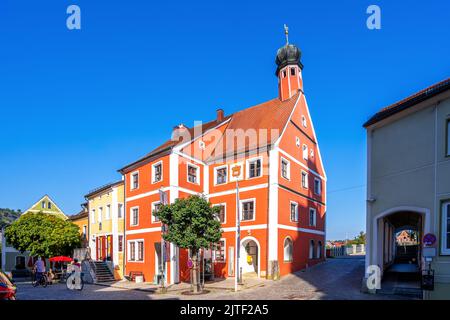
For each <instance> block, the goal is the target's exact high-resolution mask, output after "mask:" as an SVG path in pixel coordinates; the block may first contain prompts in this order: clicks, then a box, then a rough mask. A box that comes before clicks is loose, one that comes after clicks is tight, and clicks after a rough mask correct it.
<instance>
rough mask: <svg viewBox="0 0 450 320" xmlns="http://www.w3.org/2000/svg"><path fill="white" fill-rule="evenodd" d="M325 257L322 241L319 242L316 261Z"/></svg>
mask: <svg viewBox="0 0 450 320" xmlns="http://www.w3.org/2000/svg"><path fill="white" fill-rule="evenodd" d="M322 256H323V243H322V241H320V240H319V241H317V246H316V259H321V258H322Z"/></svg>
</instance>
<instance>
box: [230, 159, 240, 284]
mask: <svg viewBox="0 0 450 320" xmlns="http://www.w3.org/2000/svg"><path fill="white" fill-rule="evenodd" d="M231 170H232V173H231V174H232V176H233V178H235V180H236V258H235V264H236V268H235V270H234V273H235V274H234V291H238V280H240V279H238V277H239V258H240V252H239V251H240V247H241V243H240V242H241V217H240V214H239V177H240V176H241V166H240V165H235V166H234V167H232V168H231Z"/></svg>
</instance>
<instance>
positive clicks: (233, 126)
mask: <svg viewBox="0 0 450 320" xmlns="http://www.w3.org/2000/svg"><path fill="white" fill-rule="evenodd" d="M298 97H299V93H297V94H296V95H294V96H293V97H292V98H290V99H288V100H285V101H281V100H279V99H278V98H275V99H272V100H269V101H267V102H264V103H261V104H258V105H255V106H252V107H250V108H247V109H244V110H241V111H238V112H235V113H233V114H231V115H229V116H226V117H224V119H223V121H217V120H213V121H210V122H206V123H203V124H202V128H201V130H195V128H194V127H191V128H187V130H189V133H190V135H191V137H193V139H195V138H197V137H198V136H199V133H200V134H203V133H205V131H207V130H209V129H212V128H215V127H217V126H219V125H220V124H221V123H225V122H226V121H228V120H229V122H228V124H227V127H226V129H227V130H228V129H230V130H238V129H242V130H244V131H245V130H247V129H255V130H256V134H257V137H258V139H257V140H256V143H257V142H258V140H259V133H260V132H259V130H260V129H266V130H267V143H266V144H264V145H259V146H257V145H256V144H255V141H248V140H246V143H245V150H236V151H237V152H242V151H248V150H252V149H253V148H256V147H265V146H267V145H271V144H273V143H274V142H275V140H276V139H277V138H278V136H271V130H272V129H275V130H279V134H280V135H281V132H282V130H283V129H284V126H285V125H286V123H287V121H288V119H289V116H290V114H291V112H292V110H293V108H294V106H295V104H296V102H297V100H298ZM236 140H237V138H236V137H233V140H231V139H229V138H227V137H226V136H225V135H222V137H221V140H219V141H218V143H223V146H224V147H225V146H230V145H232V144H233V143H236ZM179 143H180V142H179V141H174V140H171V139H169V140H167V141H166V142H164V143H163V144H161V145H160V146H158V147H157V148H155V149H153V150H152V151H151V152H149V153H148V154H146V155H145V156H143V157H142V158H140V159H138V160H137V161H134V162H132V163H130V164H128V165H126V166H125V167H123V168H122V169H120V170H119V172H122V173H123V172H128V171H130V170H132V169H133V168H134V167H135V166H137V165H139V164H140V163H142V162H144V161H150V160H152V159H154V158H156V157H160V156H162V155H166V154H170V152H171V150H172V148H173V147H175V146H177V145H178V144H179ZM225 150H227V149H225ZM220 151H221V150H220ZM220 151H219V152H217V153H216V152H215V150H214V151H213V152H212V154H211V155H210V156H209V158H208V160H209V159H213V158H217V157H221V156H223V154H222V152H220Z"/></svg>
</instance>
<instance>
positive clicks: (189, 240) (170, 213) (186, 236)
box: [153, 196, 222, 292]
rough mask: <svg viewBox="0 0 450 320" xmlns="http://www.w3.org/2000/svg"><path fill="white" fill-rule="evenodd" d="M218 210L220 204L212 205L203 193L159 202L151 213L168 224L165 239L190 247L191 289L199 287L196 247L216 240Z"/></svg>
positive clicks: (183, 246) (217, 233) (198, 247)
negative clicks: (164, 202) (169, 201)
mask: <svg viewBox="0 0 450 320" xmlns="http://www.w3.org/2000/svg"><path fill="white" fill-rule="evenodd" d="M219 211H220V209H219V207H212V206H211V204H210V203H209V202H208V201H207V200H206V199H205V198H204V197H201V196H190V197H188V198H184V199H177V200H175V202H174V203H172V204H168V205H164V206H161V208H160V209H159V211H155V212H154V213H153V214H154V215H155V216H156V217H158V218H159V219H160V220H161V222H162V223H163V224H166V225H167V227H168V230H167V232H166V233H165V234H164V235H163V238H164V240H166V241H169V242H172V243H174V244H175V245H177V246H178V247H180V248H184V249H190V252H191V259H192V263H193V276H192V279H191V281H192V283H193V288H194V292H199V291H201V287H200V285H199V281H198V277H197V270H198V259H197V253H198V252H199V249H201V248H209V247H210V246H211V244H214V243H217V242H218V241H219V240H220V238H221V236H222V230H221V228H220V222H219V221H218V219H217V217H218V214H219Z"/></svg>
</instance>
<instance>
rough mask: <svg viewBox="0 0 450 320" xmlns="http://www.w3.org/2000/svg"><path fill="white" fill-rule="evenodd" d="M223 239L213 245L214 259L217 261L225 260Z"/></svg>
mask: <svg viewBox="0 0 450 320" xmlns="http://www.w3.org/2000/svg"><path fill="white" fill-rule="evenodd" d="M225 249H226V248H225V240H224V239H221V240H220V241H219V242H217V243H216V244H215V245H214V259H215V260H216V261H218V262H225Z"/></svg>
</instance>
